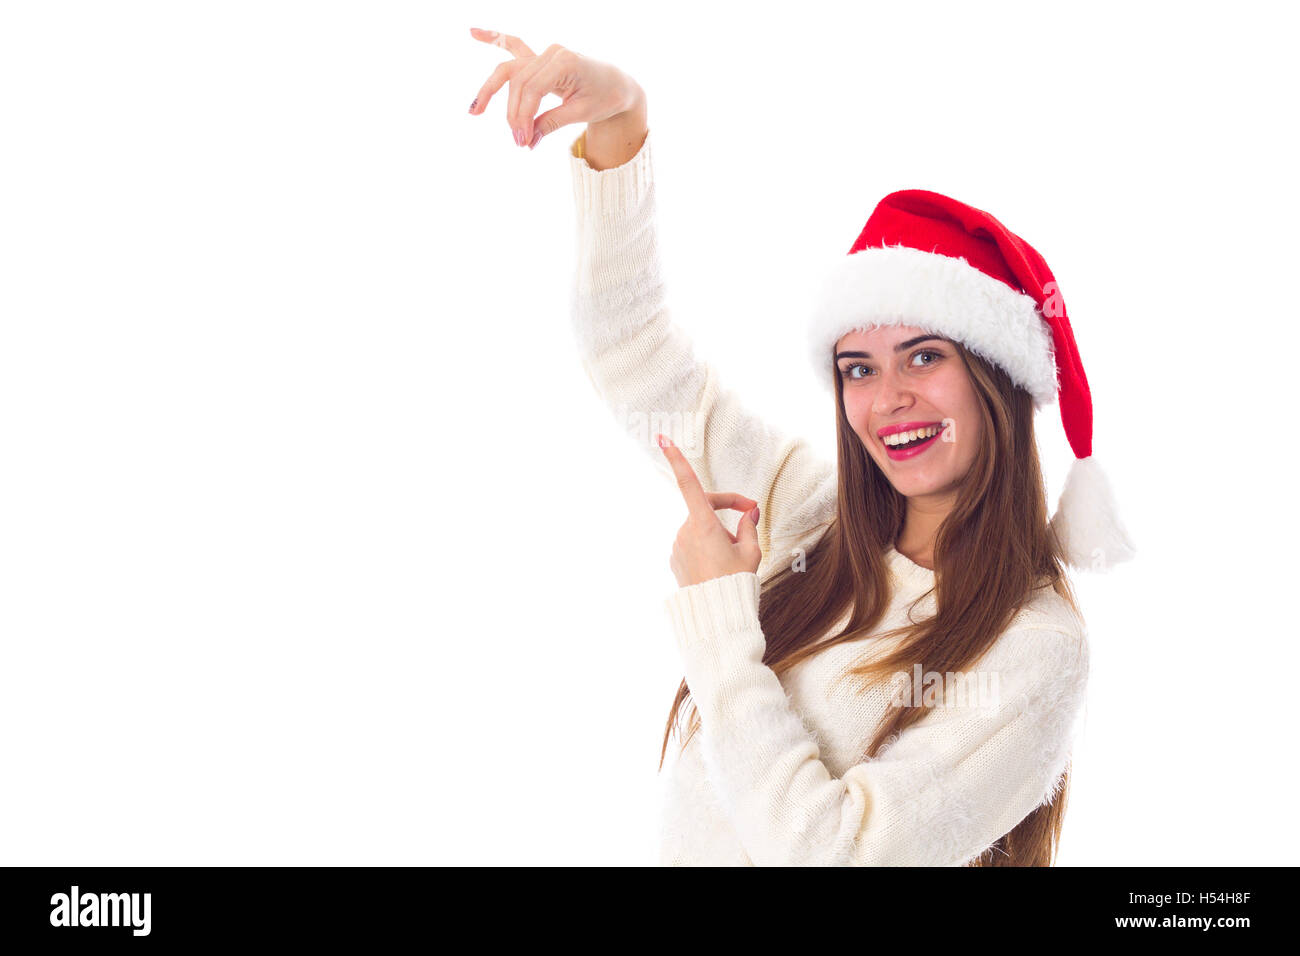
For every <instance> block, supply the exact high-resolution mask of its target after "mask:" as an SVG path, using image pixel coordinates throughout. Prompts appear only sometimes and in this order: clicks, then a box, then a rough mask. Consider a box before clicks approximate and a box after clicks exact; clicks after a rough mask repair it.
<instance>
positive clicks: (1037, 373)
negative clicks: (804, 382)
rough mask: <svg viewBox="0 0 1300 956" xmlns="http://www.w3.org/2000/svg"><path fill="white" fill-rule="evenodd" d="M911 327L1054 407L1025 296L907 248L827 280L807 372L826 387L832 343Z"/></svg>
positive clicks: (856, 256)
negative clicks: (994, 368)
mask: <svg viewBox="0 0 1300 956" xmlns="http://www.w3.org/2000/svg"><path fill="white" fill-rule="evenodd" d="M886 325H914V326H916V327H917V328H920V329H924V330H925V331H927V332H933V333H935V334H937V335H943V336H946V337H947V338H950V339H955V340H956V341H958V342H961V344H962V345H964V346H966V348H968V349H970V350H971V351H972V352H974V353H976V354H977V355H979V356H980V357H981V358H984V359H986V360H987V361H990V362H993V363H994V364H996V365H998V366H1000V367H1001V368H1002V369H1003V370H1004V371H1006V373H1007V374H1008V375H1010V376H1011V380H1012V381H1013V382H1015V383H1016V384H1017V385H1019V386H1020V387H1021V388H1023V389H1025V391H1027V392H1029V394H1030V395H1032V396H1033V397H1034V403H1035V405H1037V406H1038V407H1042V406H1044V405H1051V404H1052V403H1053V402H1054V401H1055V400H1056V391H1057V377H1056V357H1055V354H1054V352H1053V348H1052V333H1051V330H1050V329H1049V328H1048V326H1047V323H1046V322H1044V321H1043V318H1042V316H1041V314H1040V313H1039V311H1038V305H1037V303H1035V302H1034V299H1033V297H1032V296H1029V295H1026V294H1025V293H1023V292H1017V291H1016V290H1015V289H1012V288H1011V287H1010V286H1008V285H1007V284H1006V283H1005V282H1002V281H1000V280H998V279H995V278H993V277H992V276H990V275H987V274H986V273H984V272H981V271H980V270H979V269H977V268H975V267H974V266H972V265H971V264H970V263H968V262H967V261H966V259H964V258H955V257H952V256H944V255H940V254H938V253H933V252H922V251H921V250H920V249H913V248H910V247H908V246H902V245H899V246H886V247H884V248H875V247H872V248H867V249H862V250H861V251H859V252H855V253H853V254H852V255H846V256H844V257H843V259H842V260H841V261H840V262H838V263H836V264H835V265H834V266H833V267H832V268H831V269H829V270H828V272H827V273H826V278H825V281H824V282H823V283H822V285H821V290H820V294H819V296H818V298H817V300H816V304H815V305H814V307H813V312H812V319H811V323H810V334H811V348H812V360H813V367H814V369H815V370H816V374H817V377H818V378H819V379H820V380H821V381H822V382H823V384H824V385H826V387H828V388H829V387H831V381H830V379H829V376H830V375H831V366H832V363H833V361H834V358H833V352H834V349H835V343H836V342H838V341H839V340H840V339H841V338H843V337H844V336H845V335H846V334H848V333H849V332H853V331H857V330H860V329H862V330H866V329H870V328H874V327H876V326H886Z"/></svg>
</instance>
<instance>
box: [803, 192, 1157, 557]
mask: <svg viewBox="0 0 1300 956" xmlns="http://www.w3.org/2000/svg"><path fill="white" fill-rule="evenodd" d="M885 325H908V326H915V327H917V328H920V329H923V330H925V331H927V332H932V333H935V334H937V335H943V336H945V337H947V338H950V339H954V340H956V341H958V342H961V344H962V345H964V346H965V347H966V348H968V349H969V350H970V351H972V352H974V353H976V354H977V355H979V356H980V357H982V358H984V359H986V360H988V361H989V362H992V363H993V364H995V365H997V366H999V367H1001V368H1002V369H1003V370H1005V371H1006V372H1007V374H1008V375H1009V376H1010V377H1011V379H1012V381H1014V382H1015V383H1016V384H1017V385H1018V386H1019V387H1021V388H1023V389H1025V391H1027V392H1029V394H1030V395H1031V396H1033V400H1034V407H1035V408H1042V407H1045V406H1048V405H1051V404H1052V402H1053V401H1056V400H1057V399H1058V398H1059V401H1060V406H1061V423H1062V424H1063V425H1064V427H1065V435H1066V438H1067V439H1068V440H1069V442H1070V447H1071V448H1072V449H1073V451H1074V455H1075V460H1074V463H1073V465H1071V467H1070V472H1069V475H1068V476H1067V477H1066V481H1065V488H1064V490H1063V491H1062V492H1061V497H1060V500H1059V502H1058V504H1057V509H1056V513H1055V514H1054V515H1053V517H1052V520H1051V527H1052V528H1053V530H1054V531H1055V532H1056V535H1057V538H1058V540H1060V542H1061V544H1062V546H1063V548H1064V551H1065V554H1066V559H1067V561H1068V562H1069V563H1070V565H1071V566H1073V567H1075V568H1078V569H1080V570H1092V571H1104V570H1106V569H1108V568H1109V567H1111V566H1112V565H1114V564H1118V563H1119V562H1121V561H1127V560H1129V559H1131V558H1132V557H1133V554H1134V549H1133V544H1132V542H1131V541H1130V539H1129V536H1128V533H1127V532H1126V531H1125V529H1124V526H1123V525H1122V523H1121V522H1120V519H1119V510H1118V507H1117V506H1116V502H1115V497H1114V494H1113V493H1112V491H1111V487H1110V482H1109V481H1108V480H1107V478H1106V475H1105V473H1104V472H1103V471H1102V469H1101V466H1100V465H1099V464H1098V463H1097V461H1096V459H1094V458H1093V456H1092V394H1091V392H1090V391H1089V389H1088V379H1087V377H1086V376H1085V375H1084V372H1083V362H1082V361H1081V360H1080V358H1079V350H1078V348H1077V347H1076V345H1075V342H1074V333H1073V332H1072V331H1071V330H1070V320H1069V317H1068V316H1067V315H1066V311H1065V302H1064V300H1063V299H1062V298H1061V292H1060V289H1059V288H1058V287H1057V283H1056V279H1055V278H1054V277H1053V276H1052V272H1051V270H1050V269H1048V267H1047V263H1046V262H1045V261H1044V260H1043V257H1042V256H1040V255H1039V254H1038V253H1037V251H1035V250H1034V248H1033V247H1032V246H1031V245H1029V243H1027V242H1025V241H1024V240H1023V239H1021V238H1020V237H1019V236H1017V235H1016V234H1015V233H1013V232H1011V230H1009V229H1008V228H1007V227H1006V226H1004V225H1002V223H1000V222H998V220H996V219H994V218H993V217H992V216H991V215H989V214H988V213H986V212H983V211H982V210H979V209H975V208H974V207H972V206H968V205H966V204H965V203H961V202H958V201H957V200H955V199H950V198H948V197H947V196H942V195H940V194H939V193H935V192H930V191H928V190H924V189H906V190H902V191H900V192H895V193H890V194H889V195H888V196H886V197H885V198H884V199H882V200H881V201H880V203H879V204H878V205H877V206H876V208H875V211H874V212H872V214H871V216H870V218H869V219H868V220H867V224H866V226H865V227H864V228H863V230H862V233H861V234H860V235H859V236H858V238H857V241H856V242H854V243H853V247H852V248H851V249H849V254H848V256H846V257H845V258H844V259H842V260H840V261H839V262H838V263H836V264H835V265H834V266H833V267H832V268H831V270H830V271H829V273H828V275H827V277H826V280H825V281H824V283H823V285H822V289H821V294H820V295H819V297H818V299H817V302H816V305H815V306H814V308H813V315H812V322H811V347H812V358H813V365H814V367H815V369H816V372H817V377H818V379H819V380H820V381H821V382H823V384H824V385H825V386H826V387H827V388H832V387H833V381H832V376H833V374H834V372H833V368H834V351H835V343H836V342H838V341H839V340H840V339H841V338H842V337H843V336H844V335H846V334H847V333H849V332H853V331H857V330H861V329H870V328H874V327H877V326H885Z"/></svg>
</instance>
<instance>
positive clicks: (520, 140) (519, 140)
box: [515, 129, 524, 146]
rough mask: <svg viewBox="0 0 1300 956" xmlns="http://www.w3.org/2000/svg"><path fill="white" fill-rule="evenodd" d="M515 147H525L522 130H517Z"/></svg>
mask: <svg viewBox="0 0 1300 956" xmlns="http://www.w3.org/2000/svg"><path fill="white" fill-rule="evenodd" d="M515 145H516V146H522V145H524V131H523V130H521V129H517V130H515Z"/></svg>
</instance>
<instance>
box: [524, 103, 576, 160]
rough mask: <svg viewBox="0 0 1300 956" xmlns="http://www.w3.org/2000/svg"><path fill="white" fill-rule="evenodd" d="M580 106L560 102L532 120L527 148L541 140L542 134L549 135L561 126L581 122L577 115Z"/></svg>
mask: <svg viewBox="0 0 1300 956" xmlns="http://www.w3.org/2000/svg"><path fill="white" fill-rule="evenodd" d="M580 108H581V105H580V104H579V103H576V102H569V103H561V104H560V105H559V106H557V107H555V108H554V109H550V110H547V111H546V112H545V113H543V114H542V115H541V116H539V117H537V119H535V120H533V141H532V142H531V143H529V144H528V148H529V149H532V148H533V147H534V146H536V145H537V144H538V143H539V142H541V139H542V137H543V136H549V135H550V134H551V133H554V132H555V131H556V130H557V129H559V128H560V127H561V126H568V125H569V124H570V123H581V122H582V118H581V117H580V116H578V112H579V110H580Z"/></svg>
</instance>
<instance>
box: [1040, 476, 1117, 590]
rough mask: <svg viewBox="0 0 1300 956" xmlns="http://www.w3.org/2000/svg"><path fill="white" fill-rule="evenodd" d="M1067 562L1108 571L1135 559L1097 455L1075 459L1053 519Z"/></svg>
mask: <svg viewBox="0 0 1300 956" xmlns="http://www.w3.org/2000/svg"><path fill="white" fill-rule="evenodd" d="M1051 527H1052V530H1053V531H1055V532H1056V537H1057V540H1058V541H1060V543H1061V547H1062V548H1063V550H1064V551H1065V558H1066V561H1067V562H1068V563H1069V564H1070V566H1071V567H1073V568H1076V569H1078V570H1080V571H1107V570H1109V569H1110V568H1111V567H1112V566H1114V565H1116V564H1119V563H1120V562H1122V561H1129V560H1131V559H1132V558H1133V555H1134V549H1133V542H1132V541H1131V540H1130V539H1129V536H1128V532H1127V531H1126V530H1125V529H1124V525H1123V523H1122V522H1121V521H1120V519H1119V506H1118V505H1117V504H1116V502H1115V495H1114V494H1113V493H1112V491H1111V487H1110V481H1109V480H1107V478H1106V473H1105V472H1104V471H1102V470H1101V465H1099V464H1098V463H1097V459H1096V457H1095V456H1092V455H1090V456H1089V457H1087V458H1076V459H1075V460H1074V464H1073V465H1071V466H1070V473H1069V474H1068V475H1067V476H1066V478H1065V488H1064V490H1062V492H1061V498H1060V501H1059V502H1058V503H1057V506H1056V514H1055V515H1053V516H1052V523H1051Z"/></svg>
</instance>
